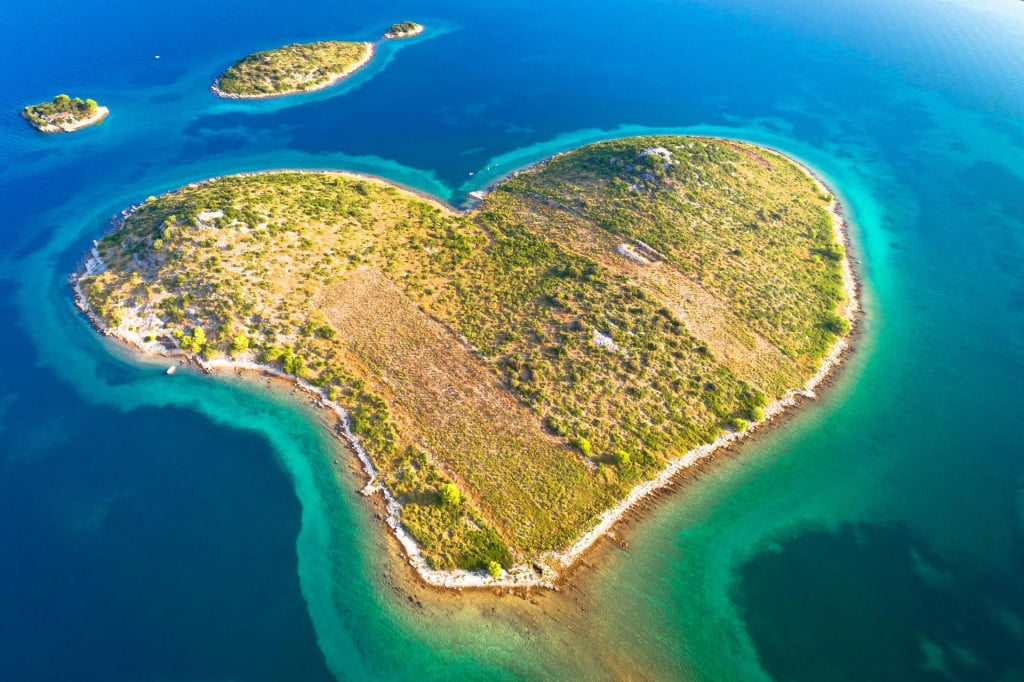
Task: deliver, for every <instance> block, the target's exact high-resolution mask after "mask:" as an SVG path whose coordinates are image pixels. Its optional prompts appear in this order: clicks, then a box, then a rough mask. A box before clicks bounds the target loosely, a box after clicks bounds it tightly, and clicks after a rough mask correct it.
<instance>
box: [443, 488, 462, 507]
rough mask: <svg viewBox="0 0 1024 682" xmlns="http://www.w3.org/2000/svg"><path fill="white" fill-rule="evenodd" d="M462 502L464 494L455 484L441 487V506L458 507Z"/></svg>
mask: <svg viewBox="0 0 1024 682" xmlns="http://www.w3.org/2000/svg"><path fill="white" fill-rule="evenodd" d="M461 502H462V493H460V492H459V489H458V488H456V487H455V484H454V483H445V484H444V485H443V486H441V504H442V505H444V506H445V507H458V506H459V504H460V503H461Z"/></svg>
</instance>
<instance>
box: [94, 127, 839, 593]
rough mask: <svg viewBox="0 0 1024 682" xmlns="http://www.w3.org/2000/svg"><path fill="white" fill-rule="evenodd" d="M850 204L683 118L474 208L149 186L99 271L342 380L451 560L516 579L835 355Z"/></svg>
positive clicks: (206, 337) (220, 185)
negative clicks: (844, 220) (836, 218)
mask: <svg viewBox="0 0 1024 682" xmlns="http://www.w3.org/2000/svg"><path fill="white" fill-rule="evenodd" d="M832 205H833V198H832V197H831V196H830V195H827V194H826V193H825V192H824V190H822V189H821V187H820V186H819V185H818V184H817V183H816V182H815V181H814V180H813V179H812V178H811V177H809V176H808V175H807V174H806V173H805V172H804V171H803V170H802V169H801V168H800V167H798V166H797V165H796V164H794V163H793V162H792V161H790V160H789V159H787V158H785V157H784V156H782V155H780V154H777V153H775V152H772V151H769V150H767V149H764V148H761V147H756V146H753V145H749V144H745V143H740V142H731V141H725V140H716V139H704V138H692V137H678V136H658V137H642V138H630V139H620V140H614V141H610V142H602V143H599V144H594V145H590V146H587V147H583V148H581V149H578V150H575V151H572V152H569V153H566V154H562V155H559V156H557V157H554V158H552V159H550V160H548V161H547V162H545V163H543V164H540V165H538V166H537V167H535V168H533V169H531V170H529V171H526V172H522V173H519V174H517V175H516V176H514V177H511V178H509V179H507V180H505V181H503V182H502V183H500V184H499V185H498V186H497V187H496V188H495V189H494V190H493V191H492V192H491V193H490V194H488V195H487V196H486V197H485V198H484V200H483V201H482V203H481V205H480V206H478V207H477V208H475V209H474V210H472V211H470V212H468V213H465V214H459V213H456V212H454V211H451V210H449V209H447V208H446V207H443V206H441V205H439V204H437V203H433V202H431V201H429V200H426V199H424V198H422V197H419V196H416V195H413V194H411V193H408V192H405V191H402V190H400V189H398V188H395V187H393V186H391V185H389V184H387V183H385V182H382V181H375V180H371V179H366V178H358V177H354V176H348V175H343V174H332V173H302V172H273V173H266V174H257V175H247V176H231V177H225V178H219V179H215V180H211V181H208V182H204V183H198V184H193V185H189V186H187V187H184V188H182V189H180V190H178V191H175V192H173V193H170V194H167V195H165V196H162V197H159V198H155V199H151V200H149V201H147V202H146V203H145V204H143V205H142V206H141V207H140V208H139V209H138V210H137V211H135V212H134V213H133V214H132V215H131V216H130V217H129V218H128V219H127V221H126V223H125V224H124V226H123V227H122V228H120V229H118V230H116V231H115V232H113V233H112V234H109V235H107V236H106V237H104V238H103V239H102V240H100V242H99V243H98V246H97V251H98V254H99V256H100V258H101V259H102V261H103V262H104V263H105V266H106V269H105V271H102V272H100V273H99V274H93V275H88V276H86V275H83V276H82V277H81V279H80V281H79V284H80V286H81V289H82V291H83V293H84V296H85V299H86V300H87V301H88V304H89V305H90V306H91V309H92V311H93V312H94V314H95V315H96V316H97V317H98V318H99V319H100V320H101V321H102V322H103V323H104V324H105V325H107V326H108V327H109V328H110V329H111V330H112V331H113V332H114V333H115V334H117V335H119V336H120V337H121V338H124V339H126V340H134V341H135V342H136V343H138V344H139V345H141V346H142V347H144V348H148V349H151V350H154V351H157V350H159V349H160V348H162V347H163V346H164V345H170V346H177V347H180V348H183V349H186V350H187V351H189V352H191V353H196V354H199V355H201V356H203V357H205V358H218V357H230V358H235V359H239V360H244V359H253V360H256V361H258V362H260V363H264V364H268V365H274V366H277V367H279V368H280V369H281V370H283V371H284V372H286V373H288V374H291V375H295V376H296V377H300V378H302V379H304V380H305V381H308V382H310V383H311V384H313V385H315V386H317V387H319V388H321V389H322V390H323V391H324V392H325V394H326V395H327V396H328V398H330V399H331V400H334V401H336V402H337V403H339V404H340V405H342V406H343V407H344V408H345V409H346V410H347V411H348V413H349V417H350V423H351V430H352V432H353V433H354V434H356V435H357V436H358V437H359V439H360V441H361V443H362V444H363V446H364V448H365V449H366V451H367V453H368V454H369V455H370V457H371V458H372V460H373V463H374V465H375V467H376V468H377V470H378V472H379V475H380V481H381V483H382V484H383V485H385V486H387V488H388V489H389V490H390V491H391V492H392V494H393V495H394V496H395V497H396V498H397V499H398V500H399V501H400V502H401V504H402V509H401V514H400V519H401V522H402V524H403V525H404V526H405V528H406V529H407V530H408V531H409V533H410V534H411V535H412V536H413V537H414V538H415V539H416V540H417V542H418V543H419V544H420V546H421V548H422V551H423V554H424V556H425V557H426V558H427V560H428V561H429V562H430V563H431V565H432V566H434V567H435V568H452V567H456V566H458V567H464V568H471V569H478V570H485V571H487V572H488V573H490V574H491V575H499V574H500V572H501V568H502V567H505V568H508V567H509V566H510V565H512V564H513V563H520V562H523V561H530V560H534V561H535V560H537V559H538V557H540V556H541V555H542V554H543V552H544V551H546V550H558V549H564V548H566V547H567V546H569V545H570V544H571V543H572V542H573V541H574V540H576V539H577V538H578V537H580V535H581V534H582V533H584V532H586V531H587V530H588V529H590V528H591V527H593V525H594V523H595V522H596V519H597V517H598V515H599V514H600V513H601V512H602V511H604V510H606V509H608V508H609V507H611V506H613V505H614V504H615V503H616V502H617V501H619V500H621V499H622V498H623V497H624V496H625V495H627V494H628V492H629V491H630V490H631V489H632V488H633V487H634V486H635V485H637V484H638V483H641V482H643V481H646V480H649V479H651V478H653V477H655V476H656V475H657V474H658V473H659V471H660V470H662V469H663V468H664V467H665V465H666V464H667V463H668V462H669V461H670V460H672V459H674V458H676V457H678V456H680V455H682V454H684V453H685V452H687V451H689V450H691V449H692V448H694V447H696V446H699V445H702V444H705V443H710V442H712V441H713V440H714V439H715V438H716V437H718V436H719V435H720V434H722V433H725V432H728V431H733V430H735V431H743V430H745V429H746V428H748V424H749V422H753V421H757V420H759V419H762V418H764V414H765V413H764V407H765V406H766V405H767V404H768V403H769V401H771V400H773V399H777V398H779V397H780V396H782V395H783V394H784V393H785V392H786V391H788V390H790V389H793V388H797V387H800V386H802V385H803V384H804V383H805V382H806V381H807V380H808V379H809V378H810V377H811V376H812V375H814V374H815V372H816V371H817V370H818V368H819V365H820V363H821V361H822V359H823V358H824V356H825V355H826V353H827V351H828V350H829V349H830V347H831V346H832V344H833V343H834V342H835V341H836V340H837V337H838V336H839V335H840V334H842V333H844V332H845V331H846V329H847V327H846V326H845V325H843V324H840V323H838V322H837V320H838V321H841V322H845V321H846V313H847V305H848V303H849V302H848V301H846V297H845V293H844V286H843V284H844V279H843V270H842V268H843V261H844V259H845V254H844V249H843V246H842V244H840V243H839V242H837V241H836V238H835V232H834V230H833V224H832V220H833V216H832V214H831V213H830V208H831V206H832Z"/></svg>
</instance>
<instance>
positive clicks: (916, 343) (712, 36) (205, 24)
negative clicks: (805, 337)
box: [0, 0, 1024, 680]
mask: <svg viewBox="0 0 1024 682" xmlns="http://www.w3.org/2000/svg"><path fill="white" fill-rule="evenodd" d="M0 19H2V20H0V57H2V60H0V64H3V68H2V69H0V201H2V205H3V207H4V212H3V221H0V238H2V244H3V246H2V247H0V320H2V321H3V331H4V333H3V334H0V358H2V359H3V364H2V367H0V500H3V502H4V504H3V514H2V515H0V679H15V680H21V679H25V680H32V679H105V680H109V679H156V678H163V679H318V678H324V677H329V676H331V675H332V674H333V675H334V676H335V677H340V678H346V679H363V678H372V677H378V678H396V679H412V678H415V679H421V680H422V679H446V678H450V677H453V676H461V677H465V678H468V679H478V678H484V677H488V678H498V679H504V678H527V679H551V678H562V679H569V678H581V677H587V678H593V677H601V676H613V675H621V674H633V675H637V676H648V677H655V678H665V677H674V678H686V679H707V680H728V679H767V678H774V679H780V680H782V679H786V680H822V679H828V680H840V679H873V680H884V679H893V680H904V679H922V680H931V679H936V680H938V679H943V678H945V679H950V678H952V679H978V680H982V679H1022V678H1024V653H1022V652H1024V590H1022V588H1021V586H1020V581H1019V576H1020V575H1024V447H1022V446H1021V444H1020V441H1019V431H1020V426H1021V424H1022V423H1024V420H1022V418H1021V414H1020V412H1021V407H1020V406H1021V405H1022V404H1024V388H1022V386H1024V343H1022V341H1021V338H1022V336H1021V335H1022V333H1024V265H1022V264H1024V3H1022V2H1019V1H1016V0H979V1H978V2H967V1H966V0H935V1H932V2H923V1H921V0H910V1H909V2H899V3H890V2H882V1H881V0H866V1H862V2H854V1H853V0H839V1H838V2H835V3H829V4H821V3H813V2H809V1H808V0H791V1H789V2H785V3H765V2H753V1H751V0H716V1H714V2H712V1H710V0H708V1H704V0H695V1H691V2H670V1H668V0H658V1H653V0H652V1H644V2H634V3H628V4H627V3H621V2H614V3H613V2H603V1H598V2H587V3H584V2H582V1H581V0H570V1H567V2H563V3H558V4H557V5H556V6H538V5H537V4H536V3H526V2H521V1H516V0H507V1H503V2H496V3H470V2H444V3H437V2H434V3H426V2H395V3H387V4H382V3H370V2H360V3H355V2H345V3H337V2H322V1H315V2H310V3H304V4H302V5H301V11H298V10H297V9H296V7H293V6H290V5H287V4H282V3H278V2H270V1H269V0H247V1H246V2H238V1H232V2H220V3H216V7H212V8H211V7H209V6H208V3H200V2H194V1H186V2H177V3H173V4H170V5H166V4H164V5H151V4H146V3H141V4H140V3H127V2H110V3H103V4H101V5H81V4H80V3H71V2H66V1H65V0H55V2H53V3H49V4H48V5H47V8H46V11H42V10H41V9H40V8H39V7H38V6H20V5H19V6H15V5H13V4H12V3H8V4H7V5H5V6H4V7H3V9H2V12H0ZM404 19H414V20H417V21H420V22H421V23H423V24H425V25H426V26H427V27H428V32H427V34H426V35H425V36H424V37H422V38H420V39H416V40H413V41H406V42H401V43H390V44H386V45H383V46H382V48H381V50H380V53H379V55H378V58H377V59H376V60H375V62H374V64H373V65H371V66H370V67H369V68H367V69H365V70H364V71H362V72H360V74H359V75H357V76H356V77H354V78H353V79H351V80H350V81H348V82H346V83H345V84H343V85H341V86H338V87H336V88H332V89H330V90H327V91H323V92H320V93H315V94H310V95H305V96H301V97H296V98H288V99H283V100H268V101H261V102H225V101H220V100H217V99H216V98H215V97H213V96H212V95H211V94H210V93H209V92H208V91H207V87H208V85H209V82H210V81H211V80H212V79H213V77H214V76H216V74H217V73H218V72H219V71H220V70H222V69H223V68H224V67H225V66H227V65H228V64H230V63H231V62H232V61H233V60H234V59H235V58H237V57H238V56H240V55H242V54H246V53H248V52H251V51H254V50H258V49H265V48H268V47H273V46H277V45H281V44H284V43H287V42H294V41H307V40H316V39H330V38H352V39H372V38H374V37H376V36H377V35H379V34H380V33H381V32H382V31H383V30H384V29H385V28H386V27H387V25H389V24H390V23H392V22H394V21H399V20H404ZM155 55H160V59H154V56H155ZM58 92H67V93H68V94H70V95H72V96H82V97H93V98H95V99H97V100H98V101H100V102H101V103H102V104H105V105H107V106H109V107H110V108H111V111H112V113H111V115H110V117H109V118H108V119H107V120H106V121H105V122H104V123H103V124H102V125H100V126H98V127H95V128H91V129H88V130H85V131H82V132H80V133H77V134H75V135H72V136H43V135H40V134H37V133H36V132H35V131H33V130H31V129H30V128H29V127H28V126H27V125H25V123H24V121H22V120H21V119H20V118H18V116H17V110H18V109H19V108H20V107H22V106H24V105H26V104H29V103H32V102H36V101H40V100H42V99H47V98H49V97H52V96H53V95H54V94H56V93H58ZM657 131H665V132H688V133H696V134H714V135H727V136H734V137H739V138H743V139H748V140H752V141H755V142H760V143H763V144H768V145H771V146H774V147H777V148H779V149H781V150H783V151H786V152H788V153H790V154H792V155H795V156H797V157H799V158H800V159H802V160H804V161H805V162H807V163H809V164H811V165H812V166H813V167H815V168H816V169H817V170H818V171H819V172H820V173H822V174H823V175H824V176H825V177H826V178H828V180H829V181H830V182H831V183H832V184H833V186H834V187H835V188H836V190H837V192H838V193H839V195H840V196H841V198H842V200H843V202H844V205H845V207H846V209H847V211H848V213H849V216H850V218H851V220H852V222H853V224H854V238H855V256H856V257H857V258H858V259H859V260H860V261H862V263H861V265H860V266H859V267H860V270H861V272H860V274H861V276H862V278H863V280H864V285H865V305H866V312H865V325H864V333H863V335H862V337H861V338H860V340H859V342H858V345H859V349H858V353H857V354H856V355H855V357H854V359H853V360H852V362H851V364H850V367H849V369H848V371H847V372H846V373H845V374H844V376H843V379H842V381H841V382H840V383H839V385H837V386H836V387H835V388H834V389H833V390H831V391H830V392H828V393H827V394H826V396H825V398H824V400H822V401H820V402H818V403H816V404H814V405H812V406H809V407H807V408H806V409H805V410H803V412H802V413H801V415H800V416H799V417H798V418H797V419H795V420H794V421H793V422H792V423H791V424H789V425H788V426H787V428H786V429H785V430H784V431H776V432H775V433H773V434H772V435H771V436H770V437H768V438H764V439H760V440H759V441H758V442H756V443H754V444H752V445H751V446H749V447H747V448H744V452H743V454H742V456H741V457H740V458H738V459H735V460H730V461H728V462H726V463H724V464H723V465H721V466H719V467H717V468H716V469H715V471H714V472H712V473H711V474H710V475H707V476H704V477H703V478H702V479H701V481H700V482H699V483H696V484H694V485H692V486H690V487H688V488H687V489H686V490H685V491H684V492H682V493H680V494H679V495H677V496H675V497H674V498H673V499H672V500H671V501H670V502H669V503H667V504H664V505H662V506H661V507H660V508H659V509H658V511H657V512H656V513H654V514H652V515H651V518H649V519H647V520H646V521H645V522H644V523H643V524H640V525H639V526H637V527H634V528H632V529H630V531H629V536H630V540H631V548H630V550H629V552H628V553H622V554H617V555H614V556H612V557H610V558H608V559H607V560H604V561H602V564H604V565H602V566H601V568H600V570H599V571H596V572H594V573H593V574H592V575H589V576H587V577H585V578H584V579H583V582H582V585H583V587H584V589H585V592H586V595H585V597H583V598H584V600H585V603H586V607H587V610H586V612H585V613H575V614H572V615H569V616H566V615H564V614H563V615H556V616H545V615H543V614H541V613H540V612H539V611H538V612H537V613H534V614H532V615H525V616H524V615H522V614H521V613H519V612H518V611H516V612H515V613H514V614H513V610H512V609H505V608H504V607H503V606H502V602H501V601H497V602H495V604H493V605H492V606H485V607H481V606H479V605H478V604H477V603H475V602H474V603H470V602H469V601H468V600H467V602H466V603H465V604H456V605H454V606H453V605H442V606H434V607H428V608H427V609H425V610H422V611H421V610H419V609H417V608H415V607H412V606H410V605H409V604H408V603H407V602H406V601H405V600H404V598H403V596H402V595H401V594H398V593H396V592H395V591H394V590H392V589H391V587H390V584H391V583H390V581H389V580H388V579H387V570H388V566H389V565H388V564H387V563H386V560H385V559H384V556H385V554H386V552H385V551H384V550H383V549H382V541H381V539H380V537H379V535H378V533H377V532H376V526H375V522H374V520H373V518H372V514H371V512H370V511H368V509H367V508H366V506H365V505H364V504H363V503H362V501H361V498H359V496H358V495H355V494H354V492H353V490H354V488H356V487H357V486H358V484H359V483H358V480H357V478H356V477H354V476H352V475H351V474H350V473H349V472H348V467H347V465H346V463H345V462H344V461H340V462H335V460H336V459H337V458H338V454H337V453H336V452H334V450H333V449H332V447H331V445H330V443H329V441H328V439H327V438H326V436H325V435H324V433H323V432H322V430H321V429H319V428H318V426H317V425H316V424H315V423H314V422H313V420H311V419H310V418H309V417H308V415H306V414H305V413H304V412H303V411H302V410H301V409H300V408H299V407H298V406H297V405H295V404H294V403H290V402H289V401H288V400H287V399H284V398H280V399H279V398H277V397H274V396H272V395H270V394H268V393H267V392H266V391H265V390H262V389H260V388H258V387H255V386H248V385H236V384H234V383H232V382H230V381H226V380H225V381H211V380H209V379H206V378H203V377H193V376H188V375H179V376H175V377H174V378H173V379H169V378H167V377H166V376H164V375H163V373H162V368H161V367H159V366H153V365H142V364H138V363H136V362H134V361H133V360H132V359H131V358H129V357H126V356H125V355H124V354H123V353H121V352H120V351H118V349H116V348H114V347H112V346H110V345H109V344H106V343H105V342H103V341H102V340H100V339H98V338H96V336H95V334H93V332H92V331H91V330H90V329H89V328H88V326H87V325H86V324H85V323H84V322H83V321H82V320H81V319H80V317H79V316H78V315H77V314H76V312H75V310H74V308H73V306H72V305H71V303H70V300H69V298H70V297H69V296H68V291H67V287H66V284H65V279H66V275H67V273H68V272H69V271H70V270H71V269H73V267H74V265H75V263H76V262H77V260H78V258H79V257H80V255H81V253H82V252H83V251H84V250H85V249H86V248H87V247H88V245H89V243H90V240H91V239H93V238H95V237H96V236H98V235H99V234H100V233H101V232H102V231H103V230H104V222H105V220H106V218H107V217H109V216H110V215H111V214H113V213H115V212H116V211H119V210H120V209H122V208H124V207H125V206H127V205H128V204H130V203H132V202H137V201H139V200H141V199H143V198H145V197H146V196H148V195H151V194H157V193H159V192H162V191H166V190H169V189H172V188H174V187H177V186H180V185H182V184H184V183H187V182H190V181H193V180H198V179H202V178H204V177H209V176H211V175H218V174H223V173H231V172H238V171H242V170H255V169H265V168H280V167H305V168H344V169H351V170H357V171H363V172H371V173H375V174H378V175H382V176H385V177H388V178H391V179H393V180H395V181H398V182H402V183H405V184H408V185H411V186H413V187H416V188H418V189H421V190H424V191H428V192H432V193H435V194H437V195H438V196H440V197H442V198H445V199H449V200H451V201H453V202H455V203H459V202H461V201H462V200H464V198H465V195H466V193H467V192H469V191H472V190H474V189H478V188H480V187H481V186H483V185H485V184H486V183H487V182H489V181H490V180H492V179H494V178H496V177H498V176H500V175H501V174H503V173H506V172H508V171H510V170H512V169H514V168H515V167H517V166H520V165H523V164H525V163H529V162H531V161H535V160H537V159H539V158H543V157H544V156H547V155H549V154H551V153H553V152H555V151H559V150H561V149H566V148H569V147H573V146H576V145H578V144H581V143H584V142H587V141H591V140H596V139H602V138H607V137H614V136H618V135H626V134H635V133H641V132H657ZM391 569H394V567H393V566H392V567H391ZM399 570H400V569H399Z"/></svg>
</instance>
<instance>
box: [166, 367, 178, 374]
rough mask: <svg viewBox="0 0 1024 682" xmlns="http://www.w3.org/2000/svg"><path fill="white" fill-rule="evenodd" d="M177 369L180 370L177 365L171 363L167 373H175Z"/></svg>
mask: <svg viewBox="0 0 1024 682" xmlns="http://www.w3.org/2000/svg"><path fill="white" fill-rule="evenodd" d="M177 370H178V368H177V366H175V365H171V366H170V367H168V368H167V373H168V374H174V373H175V372H176V371H177Z"/></svg>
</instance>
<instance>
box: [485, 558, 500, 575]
mask: <svg viewBox="0 0 1024 682" xmlns="http://www.w3.org/2000/svg"><path fill="white" fill-rule="evenodd" d="M487 573H488V574H489V575H490V576H491V577H492V578H500V577H501V564H499V563H498V562H497V561H494V560H493V559H492V560H490V561H488V562H487Z"/></svg>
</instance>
